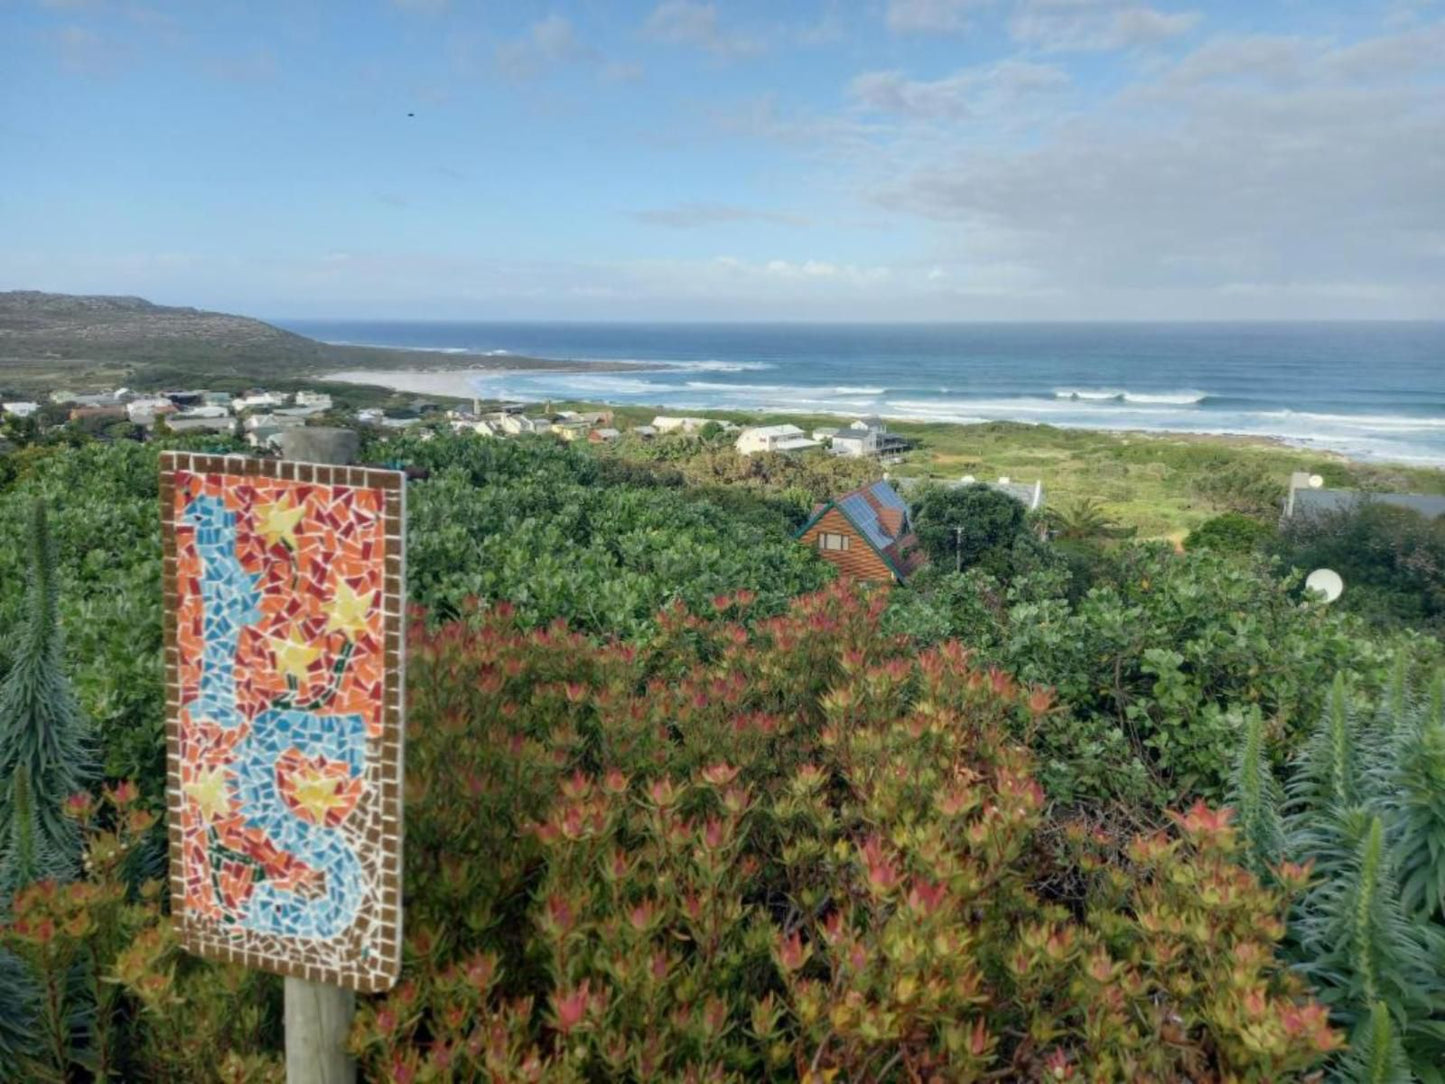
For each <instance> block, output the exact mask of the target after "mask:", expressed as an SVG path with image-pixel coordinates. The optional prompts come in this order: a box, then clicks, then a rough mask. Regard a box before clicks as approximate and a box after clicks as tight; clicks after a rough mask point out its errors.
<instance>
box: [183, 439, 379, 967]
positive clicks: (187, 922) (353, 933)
mask: <svg viewBox="0 0 1445 1084" xmlns="http://www.w3.org/2000/svg"><path fill="white" fill-rule="evenodd" d="M302 466H304V470H302V469H299V468H300V467H302ZM160 470H161V479H160V496H161V508H160V513H161V536H162V553H163V558H162V595H163V599H164V636H165V641H164V642H165V649H164V658H165V682H166V774H167V800H166V805H167V809H166V826H167V834H168V836H169V839H170V859H169V880H170V890H171V910H172V914H173V916H174V918H175V922H176V926H177V929H178V930H179V932H180V935H181V943H182V944H183V945H184V946H185V947H186V948H187V949H188V950H189V951H191V952H193V953H195V954H196V955H198V956H202V957H205V958H208V959H214V960H220V961H224V962H230V963H239V964H243V965H245V966H248V967H254V968H256V969H258V970H262V971H271V972H276V973H278V974H282V975H291V976H295V977H297V978H304V979H309V980H311V981H313V982H324V983H328V984H330V985H334V986H342V987H346V988H348V989H352V990H356V991H358V992H360V993H377V992H381V991H384V990H388V989H390V988H391V987H392V985H394V984H395V982H396V980H397V977H398V975H399V974H400V971H401V940H402V899H401V880H402V841H403V818H402V796H401V795H402V786H401V783H402V779H403V777H404V771H405V764H404V748H403V743H404V738H405V733H406V727H405V720H404V719H403V708H402V705H403V704H404V703H405V688H404V681H405V627H404V621H405V618H404V613H405V608H406V606H405V603H406V597H405V583H406V553H405V545H404V543H402V542H401V541H400V540H401V539H404V538H405V523H406V485H405V476H404V475H403V474H401V473H400V472H399V471H387V470H377V469H375V468H370V467H349V466H331V465H327V464H305V465H298V464H296V463H294V462H291V461H288V460H280V459H253V458H250V457H247V456H218V455H203V454H197V453H191V452H176V451H168V452H163V453H161V464H160ZM177 473H190V474H218V475H228V476H234V477H238V478H244V477H250V478H267V479H273V480H280V481H294V482H295V484H297V485H335V486H347V487H351V488H367V489H375V490H379V491H381V492H380V493H379V494H378V496H379V499H378V501H377V505H378V507H379V509H380V514H381V516H382V530H381V535H382V537H383V539H384V552H383V553H382V554H380V555H378V560H379V561H381V562H382V599H381V606H382V614H383V619H382V620H383V628H382V636H383V650H384V654H385V658H384V665H383V668H382V669H383V673H382V710H381V723H382V731H381V736H380V738H379V739H377V740H375V741H372V742H370V743H369V744H370V745H371V746H372V749H369V750H368V755H367V769H366V771H367V775H368V777H370V778H371V781H372V785H371V786H370V787H369V788H368V790H369V792H370V795H371V797H370V799H369V800H368V801H366V802H365V803H364V804H365V806H367V807H369V808H368V810H367V814H368V815H367V816H366V817H365V818H364V822H365V829H364V830H363V831H362V833H361V838H362V839H364V840H365V841H366V843H368V844H370V845H371V847H370V849H369V853H366V852H363V853H361V854H359V855H358V857H359V858H360V859H361V864H362V866H363V868H364V869H366V870H368V871H369V873H370V878H371V880H372V882H373V883H374V884H375V885H376V886H377V889H378V891H377V893H376V901H375V903H376V906H375V908H374V910H373V911H369V912H368V913H365V914H362V915H360V916H358V919H357V922H356V923H355V924H353V926H352V927H351V928H350V929H349V930H347V931H346V932H345V933H344V934H343V935H342V936H341V937H339V938H336V939H334V940H333V941H329V942H321V941H311V940H306V939H301V938H288V937H283V936H278V935H271V934H264V933H257V932H255V931H251V930H243V931H239V932H232V931H231V929H230V928H228V927H223V926H221V925H219V924H217V923H213V922H209V921H206V920H204V919H201V918H198V917H195V916H192V915H191V914H189V913H188V912H187V910H186V907H185V883H184V855H183V854H182V851H181V847H180V840H181V819H180V817H181V808H182V796H181V791H180V783H181V702H180V696H181V665H180V662H181V660H180V654H179V649H178V647H177V642H178V638H177V628H176V624H177V616H178V612H179V605H180V601H181V598H182V594H181V590H180V586H181V585H180V584H179V582H178V557H177V541H176V483H175V477H176V475H177ZM301 479H305V480H304V481H303V480H301ZM361 808H362V807H361V806H358V810H360V809H361ZM363 945H368V946H369V947H370V948H371V949H372V950H373V952H374V955H373V956H372V957H371V958H369V959H363V958H362V957H361V954H360V949H361V947H362V946H363Z"/></svg>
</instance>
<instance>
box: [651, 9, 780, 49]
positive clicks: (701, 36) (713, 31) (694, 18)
mask: <svg viewBox="0 0 1445 1084" xmlns="http://www.w3.org/2000/svg"><path fill="white" fill-rule="evenodd" d="M643 30H644V32H646V33H647V34H648V36H650V37H653V38H656V39H657V40H658V41H664V42H669V43H671V44H673V45H688V46H692V47H693V48H697V49H702V50H704V51H705V52H709V53H712V54H713V55H714V56H717V57H721V58H723V59H736V58H739V57H745V56H751V55H753V54H755V53H759V52H761V51H762V49H763V43H762V42H761V41H760V40H758V39H757V38H754V37H752V36H750V35H747V34H742V33H738V32H736V31H730V30H726V29H724V28H723V26H722V24H721V22H720V21H719V19H718V13H717V5H716V4H710V3H708V4H703V3H697V2H695V0H663V3H661V4H658V5H657V7H656V8H654V9H653V12H652V14H651V15H649V16H648V17H647V22H646V23H645V24H644V25H643Z"/></svg>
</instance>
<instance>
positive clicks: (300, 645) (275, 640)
mask: <svg viewBox="0 0 1445 1084" xmlns="http://www.w3.org/2000/svg"><path fill="white" fill-rule="evenodd" d="M271 651H272V652H273V653H274V654H275V656H276V669H277V670H279V671H280V672H281V673H283V674H285V675H286V676H287V677H294V678H295V679H296V680H297V682H300V683H304V682H305V681H306V677H307V674H306V668H307V667H309V666H310V665H311V664H312V663H313V662H315V661H316V659H317V658H318V657H319V656H320V655H321V648H319V647H315V646H313V645H312V644H311V643H309V642H308V641H306V640H301V639H298V638H297V636H296V633H295V632H292V633H291V635H290V636H288V637H287V638H286V639H284V640H283V639H281V638H280V637H279V636H273V637H271Z"/></svg>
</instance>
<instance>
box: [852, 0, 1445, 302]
mask: <svg viewBox="0 0 1445 1084" xmlns="http://www.w3.org/2000/svg"><path fill="white" fill-rule="evenodd" d="M1441 33H1445V30H1442V28H1441V26H1435V27H1430V28H1424V29H1422V30H1420V31H1418V32H1417V36H1415V37H1412V38H1411V40H1410V41H1408V42H1403V41H1397V40H1395V39H1393V38H1377V39H1372V40H1370V41H1365V42H1360V43H1356V44H1353V45H1350V46H1348V47H1340V46H1337V45H1335V44H1332V43H1330V42H1328V41H1324V40H1318V39H1307V38H1275V39H1263V38H1248V39H1235V40H1232V41H1231V40H1218V41H1212V42H1209V43H1206V44H1205V45H1203V46H1201V47H1200V48H1198V49H1196V50H1195V51H1194V52H1192V53H1190V54H1188V55H1186V56H1184V57H1183V58H1181V59H1180V60H1179V61H1178V62H1177V63H1175V64H1173V65H1172V66H1170V67H1166V68H1161V69H1157V70H1155V72H1154V74H1153V75H1151V77H1150V78H1149V79H1148V81H1146V82H1143V83H1139V84H1136V85H1134V86H1131V87H1129V88H1127V89H1126V90H1124V91H1123V92H1121V93H1120V94H1118V95H1117V96H1115V97H1114V98H1112V99H1109V100H1106V101H1105V102H1103V103H1102V104H1099V105H1097V106H1096V107H1094V108H1092V109H1091V110H1090V111H1089V112H1075V113H1073V114H1072V115H1071V116H1070V119H1069V120H1068V121H1067V122H1066V123H1059V124H1055V125H1045V126H1043V127H1042V128H1041V129H1040V131H1039V132H1038V134H1037V137H1036V138H1035V139H1034V140H1032V141H1031V142H1030V143H1028V144H1016V145H1014V146H1012V147H1008V146H1003V147H1001V146H999V145H997V144H988V145H977V144H975V143H974V142H972V141H970V140H969V139H968V137H967V135H966V134H964V133H960V134H959V135H958V136H957V137H956V138H954V139H952V140H951V141H950V140H946V139H944V138H942V137H943V136H946V132H944V133H940V132H935V133H934V134H933V135H932V137H931V139H930V140H929V141H928V144H927V145H925V144H923V143H920V142H914V143H907V142H904V137H903V135H902V134H899V135H898V136H897V139H898V140H899V141H900V143H899V145H900V147H901V148H906V149H907V150H908V151H909V153H910V156H911V157H910V158H909V160H910V161H911V162H913V163H914V164H912V165H911V166H908V167H905V168H903V169H899V170H897V171H896V175H895V177H893V178H884V179H882V180H879V181H877V182H875V185H874V192H875V195H876V198H877V199H879V200H880V201H881V202H882V203H883V205H885V206H886V207H888V208H891V209H893V210H895V211H898V212H902V213H905V214H908V215H916V216H921V217H922V218H924V219H927V220H929V221H930V222H932V223H935V224H936V226H935V227H934V231H933V232H932V236H933V237H934V244H935V247H936V248H937V249H939V250H940V255H943V253H944V252H946V253H947V254H948V256H949V257H951V258H953V259H960V258H973V259H981V260H986V261H990V262H996V263H1000V264H1013V265H1017V266H1019V267H1022V268H1027V269H1031V270H1032V272H1033V273H1034V275H1035V278H1036V281H1037V282H1038V284H1039V285H1041V286H1044V287H1050V288H1054V289H1059V290H1063V291H1066V292H1069V293H1070V294H1071V295H1072V296H1079V297H1083V296H1088V297H1094V298H1107V300H1106V301H1102V302H1100V303H1101V304H1105V305H1107V306H1108V307H1107V309H1106V313H1105V314H1108V315H1120V314H1121V312H1120V307H1121V306H1123V307H1125V308H1126V309H1127V308H1130V307H1132V308H1134V309H1137V310H1138V311H1137V312H1136V313H1135V314H1136V315H1140V316H1150V315H1153V316H1160V315H1170V313H1169V312H1161V311H1160V310H1159V309H1158V308H1157V306H1156V307H1151V306H1153V305H1154V303H1155V299H1157V298H1158V297H1160V296H1161V295H1164V294H1169V295H1170V296H1171V298H1172V301H1171V303H1173V304H1179V303H1182V301H1183V300H1187V299H1189V298H1193V299H1194V300H1195V301H1196V302H1198V303H1199V304H1200V305H1201V310H1200V312H1199V313H1198V314H1199V315H1210V314H1211V313H1210V312H1209V311H1207V306H1208V305H1209V304H1211V303H1214V302H1218V303H1219V304H1221V305H1225V306H1227V305H1234V309H1233V310H1232V311H1234V312H1245V313H1250V314H1258V313H1259V312H1265V313H1267V312H1269V309H1268V304H1270V303H1271V302H1277V303H1278V305H1279V306H1280V307H1279V308H1278V309H1277V310H1276V312H1275V314H1276V315H1304V316H1308V315H1319V316H1337V315H1344V314H1350V315H1364V314H1370V313H1376V314H1379V315H1412V314H1413V315H1426V314H1428V313H1429V312H1430V311H1431V306H1432V305H1433V306H1434V307H1435V310H1436V311H1440V306H1441V305H1442V304H1445V202H1442V200H1441V198H1440V188H1439V178H1440V177H1441V176H1442V175H1445V156H1442V155H1445V152H1442V148H1445V108H1442V107H1441V105H1440V102H1441V100H1442V99H1441V98H1440V97H1439V93H1438V92H1439V80H1429V79H1420V78H1419V77H1418V76H1417V70H1418V69H1417V68H1416V67H1412V66H1410V65H1407V64H1403V63H1402V58H1408V57H1423V56H1424V55H1425V54H1426V51H1427V48H1426V47H1427V46H1428V44H1429V43H1430V42H1432V41H1433V40H1434V36H1435V35H1436V34H1441ZM930 148H931V149H930ZM880 155H881V157H883V158H884V159H885V160H894V161H896V160H898V159H900V158H902V157H903V155H902V154H899V155H893V154H891V153H890V150H889V147H888V145H887V144H886V142H885V143H884V144H883V145H882V146H881V148H880ZM945 262H948V261H945ZM1240 284H1246V285H1247V286H1248V289H1247V290H1246V289H1243V288H1241V286H1240ZM1210 299H1213V301H1211V300H1210ZM1246 302H1247V303H1248V304H1246ZM1251 305H1252V306H1255V307H1253V308H1251V307H1249V306H1251ZM1241 306H1244V307H1243V308H1241ZM1185 311H1188V310H1187V309H1186V310H1185ZM1222 311H1225V312H1226V313H1227V312H1229V311H1231V310H1229V309H1228V308H1227V307H1226V308H1224V309H1223V310H1222ZM1123 314H1125V315H1127V314H1129V313H1128V312H1125V313H1123Z"/></svg>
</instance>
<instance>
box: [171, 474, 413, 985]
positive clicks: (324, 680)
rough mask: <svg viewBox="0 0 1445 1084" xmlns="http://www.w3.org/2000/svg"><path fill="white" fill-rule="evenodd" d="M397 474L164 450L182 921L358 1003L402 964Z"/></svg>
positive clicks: (191, 943)
mask: <svg viewBox="0 0 1445 1084" xmlns="http://www.w3.org/2000/svg"><path fill="white" fill-rule="evenodd" d="M404 499H405V491H404V488H403V481H402V475H400V474H398V473H395V472H392V471H381V470H369V469H365V468H360V467H340V466H322V465H312V464H306V463H293V462H288V461H282V460H266V459H245V458H240V457H232V456H212V455H193V454H189V453H184V452H167V453H166V454H165V455H164V456H163V458H162V462H161V518H162V522H163V525H164V538H165V594H166V688H167V746H168V755H169V786H168V799H167V800H168V804H169V808H168V813H167V824H168V828H169V831H170V884H171V904H172V912H173V914H174V915H175V917H176V922H177V925H178V927H179V929H180V931H181V937H182V942H183V943H184V944H185V946H186V947H187V948H188V949H190V950H191V951H192V952H194V953H196V954H198V955H201V956H206V957H210V958H212V959H220V960H229V961H233V962H236V963H242V964H246V965H248V966H250V967H255V968H260V969H263V970H266V971H276V972H280V973H282V974H286V975H295V976H298V977H301V978H307V979H312V980H314V981H317V982H326V983H330V984H333V985H337V986H345V987H349V988H351V989H355V990H360V991H376V990H385V989H387V988H389V987H390V986H391V985H392V984H393V983H394V982H395V981H396V976H397V972H398V970H399V968H400V964H401V779H402V604H403V588H402V580H403V546H402V539H403V529H402V527H403V520H404V511H403V502H404Z"/></svg>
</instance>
